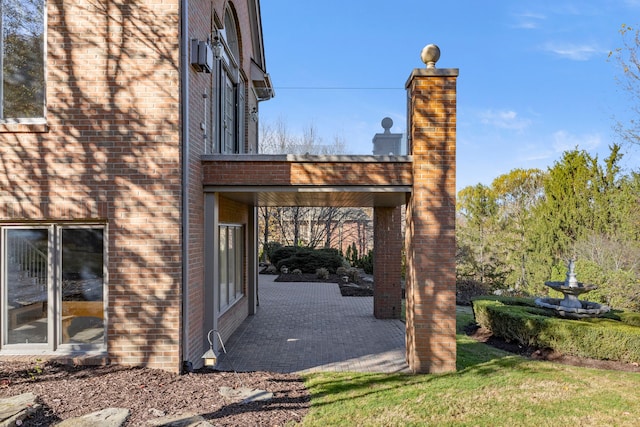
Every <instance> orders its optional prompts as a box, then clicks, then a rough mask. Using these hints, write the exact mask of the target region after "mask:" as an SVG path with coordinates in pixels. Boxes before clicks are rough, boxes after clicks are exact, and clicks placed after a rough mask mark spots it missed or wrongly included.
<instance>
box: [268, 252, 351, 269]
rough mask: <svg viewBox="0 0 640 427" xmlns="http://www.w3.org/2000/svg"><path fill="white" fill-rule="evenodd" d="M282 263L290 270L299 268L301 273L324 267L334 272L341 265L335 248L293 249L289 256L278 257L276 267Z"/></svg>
mask: <svg viewBox="0 0 640 427" xmlns="http://www.w3.org/2000/svg"><path fill="white" fill-rule="evenodd" d="M283 249H284V248H283ZM283 265H286V266H288V267H289V269H290V270H291V269H300V270H301V271H302V272H303V273H311V274H313V273H315V271H316V270H317V269H318V268H326V269H327V270H329V273H335V272H336V270H337V269H338V268H339V267H341V266H342V257H341V256H340V253H339V252H338V251H336V250H335V249H332V250H326V249H318V250H313V249H309V248H303V250H297V251H293V254H292V255H291V256H289V257H288V258H283V259H280V261H278V263H277V264H276V266H277V267H278V269H280V267H281V266H283Z"/></svg>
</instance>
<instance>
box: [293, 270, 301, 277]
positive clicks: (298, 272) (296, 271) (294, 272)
mask: <svg viewBox="0 0 640 427" xmlns="http://www.w3.org/2000/svg"><path fill="white" fill-rule="evenodd" d="M292 273H293V274H295V275H296V276H302V270H300V269H299V268H296V269H295V270H293V271H292Z"/></svg>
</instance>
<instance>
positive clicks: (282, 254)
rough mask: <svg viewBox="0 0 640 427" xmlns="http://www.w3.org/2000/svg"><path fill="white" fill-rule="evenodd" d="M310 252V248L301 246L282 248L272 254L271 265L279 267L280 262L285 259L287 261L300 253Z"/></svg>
mask: <svg viewBox="0 0 640 427" xmlns="http://www.w3.org/2000/svg"><path fill="white" fill-rule="evenodd" d="M305 251H306V252H308V251H311V249H309V248H303V247H300V246H282V247H280V248H278V249H276V250H274V251H273V253H272V254H271V257H270V258H271V264H273V265H276V266H277V265H278V263H279V262H280V261H282V260H283V259H287V258H290V257H292V256H293V255H294V254H296V253H298V252H305Z"/></svg>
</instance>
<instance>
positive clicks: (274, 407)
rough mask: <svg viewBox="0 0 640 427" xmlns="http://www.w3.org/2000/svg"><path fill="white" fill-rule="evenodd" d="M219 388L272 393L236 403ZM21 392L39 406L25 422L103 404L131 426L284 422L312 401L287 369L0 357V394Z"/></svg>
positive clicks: (44, 422)
mask: <svg viewBox="0 0 640 427" xmlns="http://www.w3.org/2000/svg"><path fill="white" fill-rule="evenodd" d="M224 386H227V387H232V388H240V387H250V388H254V389H260V390H266V391H270V392H272V393H273V398H272V399H271V400H269V401H264V402H254V403H247V404H241V403H239V402H234V401H230V400H227V399H226V398H224V397H222V396H221V395H220V394H219V393H218V390H219V389H220V388H221V387H224ZM26 392H31V393H34V394H35V395H36V396H38V397H39V399H40V402H41V403H42V405H43V408H42V409H41V410H40V411H38V412H37V413H36V414H35V416H34V417H32V418H30V419H28V420H27V421H26V422H25V424H24V425H29V426H48V425H52V424H56V423H58V422H60V421H62V420H64V419H67V418H73V417H77V416H81V415H85V414H88V413H91V412H94V411H99V410H101V409H104V408H108V407H119V408H128V409H130V410H131V415H130V416H129V418H128V420H127V425H130V426H140V425H146V423H147V421H148V420H153V419H156V418H159V417H162V416H170V415H181V414H194V415H200V416H202V417H203V418H205V419H207V420H209V422H210V423H211V424H214V425H216V426H282V425H285V424H286V423H288V422H290V423H294V422H299V421H301V420H302V419H303V418H304V416H305V415H306V414H307V412H308V410H309V401H310V396H309V392H308V390H307V389H306V388H305V387H304V383H303V382H302V379H301V378H300V377H299V376H297V375H293V374H278V373H269V372H249V373H238V374H235V373H233V372H217V371H211V370H200V371H197V372H194V373H190V374H185V375H177V374H171V373H169V372H165V371H161V370H156V369H147V368H131V367H123V366H116V365H107V366H93V367H73V366H67V365H60V364H56V363H53V362H52V363H44V362H42V363H38V364H36V363H17V362H0V397H10V396H15V395H18V394H21V393H26Z"/></svg>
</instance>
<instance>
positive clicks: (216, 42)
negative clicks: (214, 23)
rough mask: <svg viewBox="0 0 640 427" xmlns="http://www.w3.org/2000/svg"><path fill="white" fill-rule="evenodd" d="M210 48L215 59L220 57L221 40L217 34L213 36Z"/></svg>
mask: <svg viewBox="0 0 640 427" xmlns="http://www.w3.org/2000/svg"><path fill="white" fill-rule="evenodd" d="M211 48H212V49H213V57H214V58H215V59H220V58H222V42H221V41H220V36H219V35H218V34H216V35H215V36H214V37H213V44H212V45H211Z"/></svg>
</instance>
